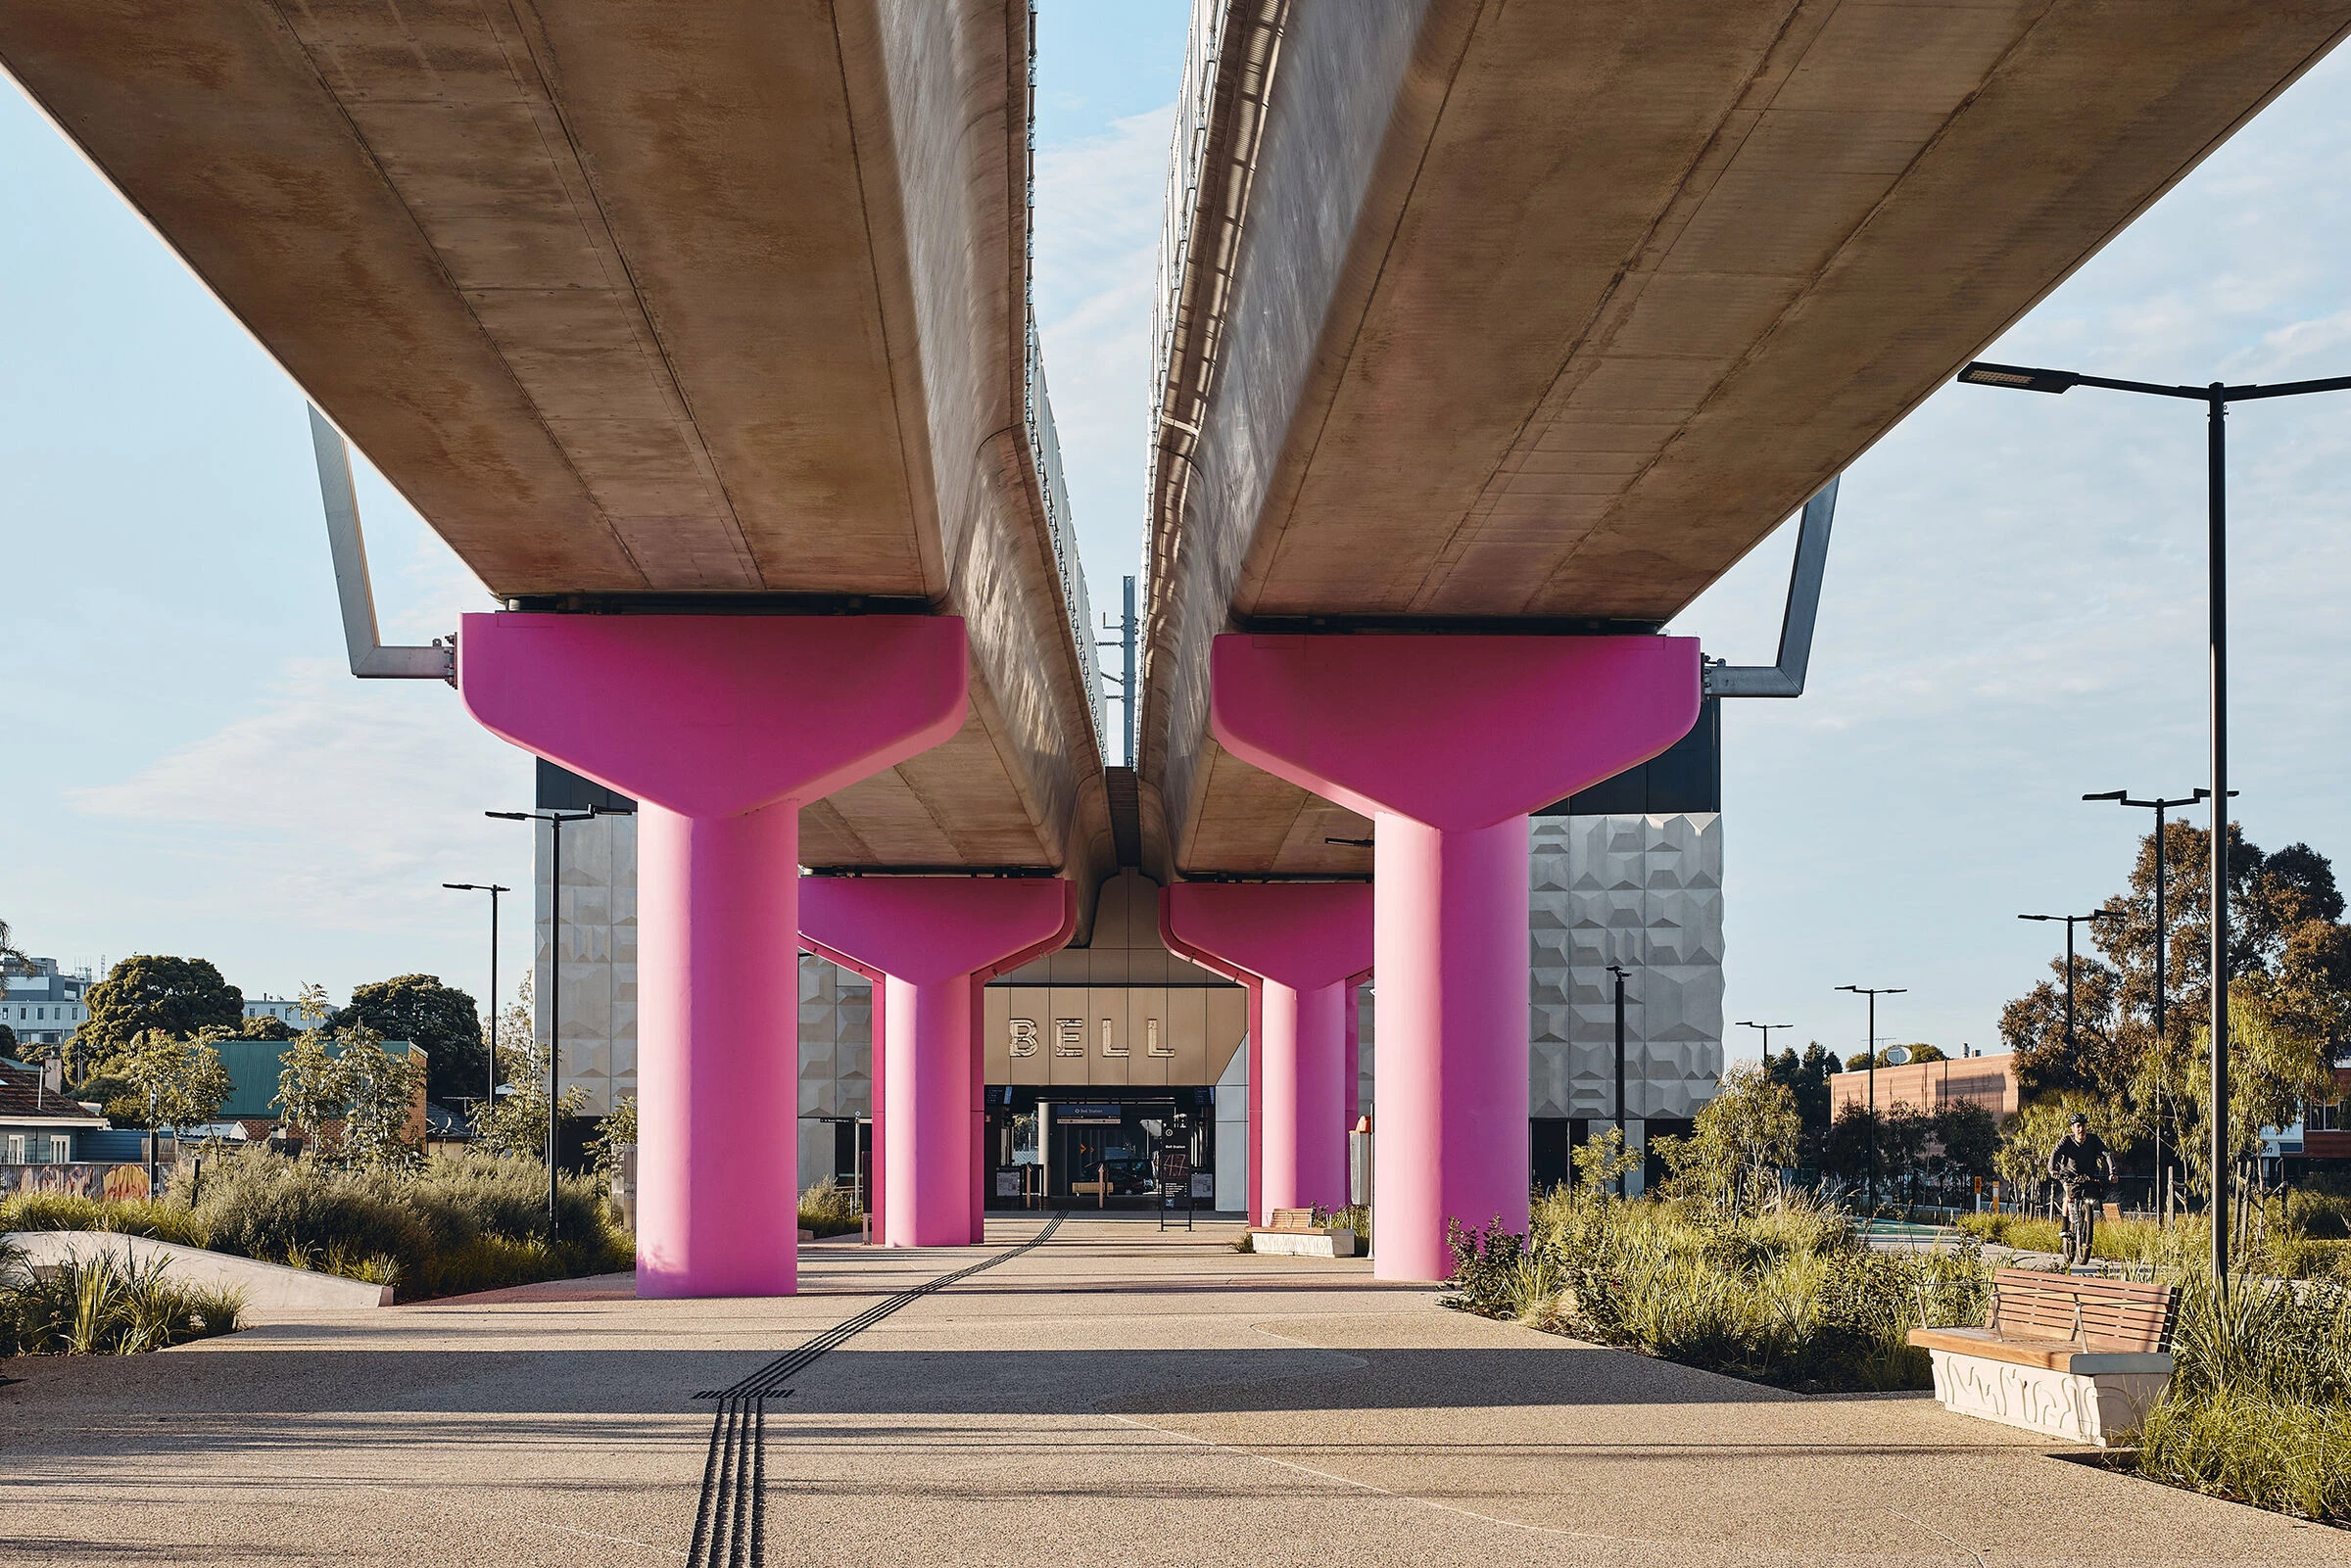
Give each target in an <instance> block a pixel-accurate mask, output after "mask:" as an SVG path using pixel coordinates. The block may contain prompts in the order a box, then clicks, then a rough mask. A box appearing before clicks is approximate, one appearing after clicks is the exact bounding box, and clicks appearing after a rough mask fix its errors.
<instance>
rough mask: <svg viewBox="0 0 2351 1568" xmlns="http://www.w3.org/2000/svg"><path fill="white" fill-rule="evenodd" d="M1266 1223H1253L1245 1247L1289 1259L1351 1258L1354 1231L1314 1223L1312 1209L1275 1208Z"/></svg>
mask: <svg viewBox="0 0 2351 1568" xmlns="http://www.w3.org/2000/svg"><path fill="white" fill-rule="evenodd" d="M1272 1218H1273V1222H1272V1223H1271V1224H1270V1225H1259V1226H1253V1227H1252V1228H1251V1229H1250V1232H1249V1250H1250V1251H1251V1252H1254V1253H1272V1254H1276V1255H1280V1256H1285V1257H1290V1258H1353V1257H1354V1256H1355V1243H1356V1234H1355V1232H1354V1231H1353V1230H1351V1229H1347V1228H1345V1227H1343V1226H1327V1225H1317V1224H1316V1223H1315V1212H1314V1211H1313V1210H1312V1209H1276V1210H1274V1211H1273V1215H1272Z"/></svg>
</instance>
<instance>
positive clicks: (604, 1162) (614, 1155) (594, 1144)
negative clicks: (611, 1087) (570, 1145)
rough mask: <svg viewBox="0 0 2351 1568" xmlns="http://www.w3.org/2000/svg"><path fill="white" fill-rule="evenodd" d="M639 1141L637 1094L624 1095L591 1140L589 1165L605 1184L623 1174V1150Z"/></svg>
mask: <svg viewBox="0 0 2351 1568" xmlns="http://www.w3.org/2000/svg"><path fill="white" fill-rule="evenodd" d="M636 1141H637V1097H636V1096H635V1095H633V1094H631V1095H622V1096H621V1097H620V1098H619V1099H618V1100H616V1101H615V1102H613V1105H612V1114H611V1115H610V1116H607V1117H604V1119H603V1124H602V1125H600V1126H599V1127H598V1128H597V1129H596V1136H595V1137H593V1138H590V1139H589V1140H588V1158H589V1164H590V1165H591V1167H592V1168H593V1169H594V1170H595V1171H596V1173H597V1174H598V1175H599V1176H601V1177H602V1178H603V1180H604V1183H605V1185H606V1186H609V1185H610V1184H611V1183H612V1182H613V1180H614V1179H616V1178H617V1177H618V1176H619V1175H620V1156H621V1151H622V1150H623V1149H626V1148H628V1147H629V1146H630V1145H632V1144H634V1143H635V1142H636Z"/></svg>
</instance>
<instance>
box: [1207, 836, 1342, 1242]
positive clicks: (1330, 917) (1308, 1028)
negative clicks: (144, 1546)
mask: <svg viewBox="0 0 2351 1568" xmlns="http://www.w3.org/2000/svg"><path fill="white" fill-rule="evenodd" d="M1371 924H1372V922H1371V889H1370V888H1369V887H1367V886H1366V885H1365V884H1364V883H1362V882H1179V883H1177V884H1176V886H1174V887H1170V888H1168V889H1167V890H1166V891H1164V892H1163V893H1162V894H1161V895H1160V928H1161V930H1162V932H1163V933H1164V934H1165V936H1166V938H1167V940H1168V944H1169V946H1170V948H1171V949H1173V950H1174V951H1176V952H1177V953H1180V954H1183V955H1185V956H1193V955H1200V956H1202V957H1204V958H1205V959H1207V960H1210V961H1212V962H1211V967H1213V968H1217V969H1219V970H1221V971H1225V972H1231V971H1238V972H1242V973H1245V974H1249V975H1251V976H1254V977H1255V979H1256V981H1257V1002H1258V1006H1257V1024H1256V1029H1255V1031H1254V1032H1255V1034H1256V1036H1257V1038H1256V1040H1255V1041H1254V1042H1253V1043H1255V1044H1256V1045H1257V1046H1258V1047H1259V1049H1258V1050H1257V1052H1256V1053H1255V1055H1254V1058H1253V1061H1252V1066H1253V1067H1255V1068H1256V1069H1257V1071H1256V1073H1255V1074H1254V1075H1253V1078H1252V1087H1253V1088H1256V1089H1258V1091H1259V1092H1258V1093H1257V1094H1256V1095H1255V1096H1253V1101H1254V1109H1255V1111H1256V1113H1257V1137H1256V1140H1255V1141H1256V1154H1255V1158H1254V1160H1253V1161H1252V1164H1251V1166H1250V1175H1251V1177H1252V1180H1251V1183H1250V1186H1251V1189H1252V1193H1253V1196H1252V1198H1251V1200H1250V1201H1251V1204H1252V1206H1253V1208H1254V1210H1255V1212H1253V1213H1252V1214H1251V1216H1250V1217H1251V1219H1252V1220H1253V1221H1254V1222H1255V1223H1259V1224H1264V1223H1266V1222H1267V1219H1268V1216H1269V1215H1270V1214H1271V1212H1272V1211H1273V1210H1275V1209H1307V1208H1315V1207H1320V1208H1324V1209H1337V1208H1342V1207H1344V1206H1345V1204H1346V1202H1347V1082H1346V1069H1347V1021H1346V999H1347V993H1348V981H1349V979H1350V977H1351V976H1353V975H1355V974H1360V973H1361V972H1362V971H1363V968H1364V964H1365V961H1366V960H1367V959H1368V958H1369V957H1370V956H1371ZM1261 1173H1262V1174H1261Z"/></svg>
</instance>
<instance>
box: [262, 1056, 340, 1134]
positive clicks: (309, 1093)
mask: <svg viewBox="0 0 2351 1568" xmlns="http://www.w3.org/2000/svg"><path fill="white" fill-rule="evenodd" d="M348 1098H349V1096H348V1095H347V1094H346V1093H345V1088H344V1083H343V1066H342V1064H341V1063H340V1062H339V1061H337V1060H336V1057H335V1053H334V1052H333V1051H332V1050H331V1049H329V1047H328V1043H327V1037H326V1031H325V1030H324V1029H317V1028H311V1029H305V1030H303V1031H302V1032H301V1033H300V1034H298V1035H296V1036H295V1037H294V1044H293V1045H292V1047H290V1048H289V1049H288V1050H287V1052H286V1054H285V1055H284V1056H282V1057H280V1058H279V1059H278V1072H277V1097H276V1099H274V1100H272V1101H271V1102H270V1103H271V1104H272V1105H274V1106H276V1107H277V1109H278V1110H279V1112H281V1113H282V1114H283V1116H284V1117H285V1122H286V1125H287V1126H289V1127H291V1128H293V1129H294V1131H295V1132H296V1133H298V1134H300V1135H301V1137H302V1138H303V1140H304V1141H305V1142H306V1143H308V1144H309V1145H310V1146H311V1147H312V1148H313V1149H314V1148H316V1147H318V1145H319V1143H320V1141H321V1138H322V1136H323V1134H324V1133H325V1131H326V1129H327V1128H328V1127H330V1126H332V1125H333V1124H334V1123H335V1122H337V1121H340V1120H341V1119H342V1118H343V1107H344V1104H345V1102H346V1101H347V1100H348Z"/></svg>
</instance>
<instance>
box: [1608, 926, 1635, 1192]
mask: <svg viewBox="0 0 2351 1568" xmlns="http://www.w3.org/2000/svg"><path fill="white" fill-rule="evenodd" d="M1608 973H1609V974H1613V975H1615V976H1616V1153H1617V1156H1618V1157H1619V1158H1622V1156H1623V1154H1624V982H1625V981H1626V980H1628V979H1630V978H1631V977H1632V973H1631V972H1630V971H1629V970H1627V969H1625V968H1624V967H1623V966H1622V965H1620V964H1610V965H1609V966H1608ZM1624 1177H1625V1173H1624V1172H1623V1171H1621V1170H1619V1171H1617V1172H1616V1196H1617V1197H1619V1198H1622V1197H1623V1196H1624V1195H1625V1179H1624Z"/></svg>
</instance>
